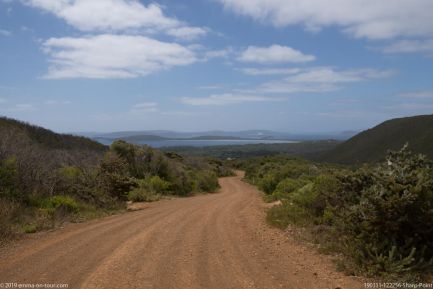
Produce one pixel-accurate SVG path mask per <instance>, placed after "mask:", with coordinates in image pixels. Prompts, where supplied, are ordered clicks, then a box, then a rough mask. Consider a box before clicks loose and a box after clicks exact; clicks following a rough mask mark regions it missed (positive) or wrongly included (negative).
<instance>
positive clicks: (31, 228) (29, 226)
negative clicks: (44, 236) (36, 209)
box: [23, 224, 38, 234]
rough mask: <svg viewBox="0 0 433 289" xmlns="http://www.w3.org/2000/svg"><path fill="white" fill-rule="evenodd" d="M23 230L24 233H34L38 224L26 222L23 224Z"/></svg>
mask: <svg viewBox="0 0 433 289" xmlns="http://www.w3.org/2000/svg"><path fill="white" fill-rule="evenodd" d="M23 231H24V233H26V234H32V233H36V232H37V231H38V226H37V225H36V224H26V225H24V226H23Z"/></svg>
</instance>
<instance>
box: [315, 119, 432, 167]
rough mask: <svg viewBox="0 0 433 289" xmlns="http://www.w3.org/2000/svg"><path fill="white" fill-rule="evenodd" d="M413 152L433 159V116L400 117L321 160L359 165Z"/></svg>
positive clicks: (350, 141) (358, 136) (369, 130)
mask: <svg viewBox="0 0 433 289" xmlns="http://www.w3.org/2000/svg"><path fill="white" fill-rule="evenodd" d="M405 143H408V144H409V149H410V150H412V151H413V152H416V153H422V154H424V155H427V157H429V158H433V115H420V116H414V117H405V118H396V119H391V120H388V121H385V122H383V123H381V124H379V125H378V126H376V127H374V128H371V129H368V130H366V131H363V132H361V133H360V134H358V135H356V136H354V137H352V138H351V139H349V140H347V141H346V142H344V143H342V144H340V145H338V146H337V147H336V148H335V149H333V150H331V151H329V152H326V153H325V154H323V155H322V156H320V157H319V160H321V161H327V162H334V163H343V164H359V163H365V162H377V161H380V160H383V157H384V156H385V155H386V152H387V151H388V150H398V149H401V148H402V147H403V146H404V145H405Z"/></svg>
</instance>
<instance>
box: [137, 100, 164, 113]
mask: <svg viewBox="0 0 433 289" xmlns="http://www.w3.org/2000/svg"><path fill="white" fill-rule="evenodd" d="M157 110H158V103H156V102H141V103H137V104H135V105H133V106H132V108H131V112H155V111H157Z"/></svg>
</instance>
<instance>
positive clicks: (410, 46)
mask: <svg viewBox="0 0 433 289" xmlns="http://www.w3.org/2000/svg"><path fill="white" fill-rule="evenodd" d="M382 51H383V52H385V53H415V52H422V53H427V54H430V55H433V39H427V40H402V41H398V42H395V43H393V44H391V45H388V46H386V47H384V48H383V49H382Z"/></svg>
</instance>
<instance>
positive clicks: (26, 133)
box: [0, 117, 108, 152]
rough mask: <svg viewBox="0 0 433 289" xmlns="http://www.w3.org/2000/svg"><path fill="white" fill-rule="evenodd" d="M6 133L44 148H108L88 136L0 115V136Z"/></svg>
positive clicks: (87, 149)
mask: <svg viewBox="0 0 433 289" xmlns="http://www.w3.org/2000/svg"><path fill="white" fill-rule="evenodd" d="M7 135H14V137H17V136H19V137H20V138H21V140H28V141H30V142H31V144H32V145H39V146H40V147H43V148H46V149H61V150H86V151H94V152H104V151H106V150H107V149H108V148H107V147H106V146H104V145H102V144H100V143H98V142H96V141H94V140H91V139H89V138H85V137H81V136H74V135H68V134H57V133H55V132H52V131H51V130H48V129H45V128H42V127H39V126H35V125H31V124H28V123H25V122H21V121H17V120H14V119H10V118H5V117H0V137H3V138H5V137H7Z"/></svg>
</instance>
